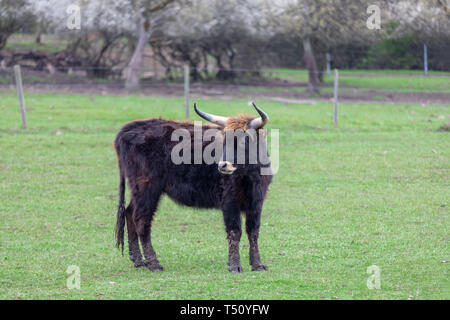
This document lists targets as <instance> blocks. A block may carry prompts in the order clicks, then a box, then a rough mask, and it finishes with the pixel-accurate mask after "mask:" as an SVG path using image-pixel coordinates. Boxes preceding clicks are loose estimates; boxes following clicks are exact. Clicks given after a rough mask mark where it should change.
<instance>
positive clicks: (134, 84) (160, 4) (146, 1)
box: [125, 0, 174, 90]
mask: <svg viewBox="0 0 450 320" xmlns="http://www.w3.org/2000/svg"><path fill="white" fill-rule="evenodd" d="M172 2H174V0H160V1H152V0H134V1H133V0H132V1H131V3H132V6H133V10H134V12H137V15H136V16H135V20H134V21H136V24H137V28H136V29H137V44H136V47H135V49H134V53H133V55H132V57H131V59H130V61H129V63H128V65H127V68H126V71H125V77H126V80H125V88H127V89H130V90H136V89H137V88H138V86H139V78H138V71H139V68H140V67H141V63H142V56H143V54H144V49H145V46H146V44H147V43H148V40H149V39H150V36H151V34H152V32H153V30H154V26H153V24H154V23H156V21H155V20H156V19H157V15H158V14H160V13H161V12H162V11H164V9H165V8H166V7H167V6H168V5H169V4H170V3H172ZM152 20H153V21H152Z"/></svg>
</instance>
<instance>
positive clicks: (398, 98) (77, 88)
mask: <svg viewBox="0 0 450 320" xmlns="http://www.w3.org/2000/svg"><path fill="white" fill-rule="evenodd" d="M4 76H5V75H4ZM3 79H7V81H5V80H4V81H3V82H0V90H1V91H4V90H8V89H12V90H14V89H15V87H14V82H13V79H12V77H11V75H10V74H8V75H7V77H3ZM306 87H307V84H306V83H304V82H295V81H292V80H278V79H261V80H257V79H253V80H247V81H246V82H234V83H223V82H214V81H210V82H197V83H192V84H191V87H190V97H191V98H192V99H202V98H203V99H221V100H232V99H236V98H248V99H249V100H258V99H261V98H264V99H269V100H274V101H279V102H281V103H283V104H288V103H314V102H315V101H330V100H332V99H333V93H332V92H331V88H329V87H324V88H323V89H322V93H321V94H320V95H319V96H317V95H316V96H311V95H310V94H309V93H308V92H306ZM24 88H25V91H26V92H35V93H43V92H45V93H64V94H65V93H73V94H85V95H130V94H133V95H140V96H163V97H183V96H184V85H183V83H180V82H162V81H143V82H142V85H141V89H140V90H139V91H137V92H134V93H130V92H129V91H128V90H126V89H124V88H123V82H117V81H110V80H108V81H98V80H93V79H87V78H84V77H81V76H79V75H76V74H75V75H70V76H68V75H66V74H61V73H56V74H55V75H51V76H49V75H48V74H47V75H45V74H44V75H42V72H41V73H29V74H27V76H26V77H24ZM339 101H343V102H345V101H350V102H358V101H361V102H376V103H419V104H424V105H427V104H450V93H449V92H398V91H383V90H371V89H364V88H354V87H342V88H340V92H339Z"/></svg>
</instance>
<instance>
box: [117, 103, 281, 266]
mask: <svg viewBox="0 0 450 320" xmlns="http://www.w3.org/2000/svg"><path fill="white" fill-rule="evenodd" d="M253 106H254V107H255V109H256V111H257V112H258V113H259V115H260V117H257V118H255V117H251V116H246V115H240V116H238V117H229V118H226V117H220V116H215V115H210V114H207V113H204V112H202V111H200V110H199V109H197V107H196V105H195V104H194V108H195V111H196V112H197V114H198V115H199V116H201V117H202V118H204V119H206V120H208V121H210V122H212V123H214V125H203V126H202V127H201V128H202V130H206V129H211V128H216V129H220V131H219V132H220V134H219V135H218V137H219V138H220V139H222V141H221V142H222V145H223V153H222V155H221V159H222V160H221V161H219V162H218V163H213V164H206V163H205V162H202V163H201V164H184V163H181V164H175V163H174V162H173V161H172V159H171V152H172V149H173V147H174V146H175V145H176V144H177V143H178V142H177V141H172V138H171V137H172V133H173V132H174V130H176V129H185V130H187V131H189V132H190V133H191V135H190V136H191V137H193V136H194V133H193V132H194V124H192V123H190V122H176V121H169V120H163V119H152V118H150V119H146V120H137V121H132V122H129V123H127V124H125V125H124V126H123V127H122V128H121V130H120V131H119V133H118V134H117V137H116V139H115V141H114V147H115V150H116V153H117V159H118V166H119V171H120V184H119V208H118V212H117V224H116V240H117V243H116V245H117V246H118V247H120V246H121V247H122V252H123V245H124V226H125V221H126V224H127V230H128V248H129V255H130V259H131V260H132V261H133V262H134V266H135V267H140V266H145V267H147V268H148V269H150V270H152V271H162V270H163V268H162V266H161V265H160V263H159V261H158V259H157V258H156V253H155V251H154V249H153V247H152V243H151V223H152V219H153V216H154V214H155V211H156V209H157V206H158V202H159V199H160V197H161V195H162V194H163V193H165V194H167V195H168V196H169V197H170V198H172V199H173V200H174V201H176V202H177V203H179V204H182V205H186V206H190V207H197V208H216V209H220V210H222V212H223V218H224V222H225V230H226V233H227V239H228V246H229V255H228V266H229V267H228V270H229V271H230V272H242V266H241V262H240V256H239V241H240V239H241V234H242V231H241V212H243V213H245V227H246V232H247V235H248V239H249V244H250V265H251V268H252V271H259V270H267V267H266V266H265V265H264V264H263V263H262V262H261V258H260V255H259V251H258V234H259V226H260V219H261V209H262V206H263V202H264V198H265V195H266V192H267V190H268V187H269V184H270V182H271V180H272V174H267V175H262V174H261V169H262V168H265V169H269V170H271V169H270V162H266V164H263V163H262V161H260V159H259V157H258V159H257V161H256V163H254V162H253V163H250V162H249V161H248V159H249V157H248V154H247V155H246V157H245V159H247V160H246V161H244V163H239V161H236V162H233V161H228V160H229V159H228V158H225V157H224V155H225V149H226V148H225V145H226V143H225V142H226V141H225V140H226V139H227V137H228V135H226V134H225V133H226V132H227V131H229V130H233V131H234V130H238V129H240V130H243V131H246V130H248V129H254V130H255V131H254V132H256V135H257V137H256V138H257V139H258V138H260V135H263V137H262V138H263V139H265V136H266V132H265V131H264V130H259V129H262V127H263V126H264V125H265V124H266V123H267V121H268V117H267V115H266V114H265V113H264V112H263V111H262V110H261V109H259V108H258V107H257V106H256V105H254V104H253ZM249 131H250V130H249ZM218 137H216V139H218ZM233 139H237V138H236V137H234V138H233ZM244 139H247V140H246V141H247V142H248V141H249V137H248V136H247V137H246V138H244ZM209 143H212V142H211V141H209V142H202V148H203V149H204V148H205V147H206V146H207V145H208V144H209ZM227 143H228V142H227ZM238 143H239V141H238ZM191 145H192V146H194V138H192V144H191ZM247 145H248V144H247ZM193 149H194V147H192V150H191V151H192V153H193V152H194V150H193ZM245 152H247V153H248V152H249V149H248V148H246V149H245ZM265 152H266V154H267V150H266V151H265ZM225 160H227V161H225ZM270 172H271V171H270ZM125 179H128V185H129V188H130V189H131V200H130V203H129V205H128V207H127V208H126V209H125V206H124V202H125ZM139 240H140V241H141V245H142V249H143V251H144V257H145V259H144V258H143V257H142V254H141V251H140V248H139Z"/></svg>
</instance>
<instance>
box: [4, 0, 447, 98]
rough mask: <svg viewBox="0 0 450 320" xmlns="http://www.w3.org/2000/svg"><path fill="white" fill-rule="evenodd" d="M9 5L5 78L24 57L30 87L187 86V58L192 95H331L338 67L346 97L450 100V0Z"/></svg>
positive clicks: (52, 0)
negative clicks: (447, 93)
mask: <svg viewBox="0 0 450 320" xmlns="http://www.w3.org/2000/svg"><path fill="white" fill-rule="evenodd" d="M0 3H1V5H0V65H1V67H0V85H1V86H3V87H5V86H6V87H8V86H14V74H13V70H12V67H13V66H14V65H16V64H19V65H21V66H22V73H23V82H24V85H25V86H26V87H28V88H29V89H35V90H44V89H45V90H50V89H51V90H59V89H61V88H62V89H63V90H66V91H67V90H71V91H74V92H78V91H80V92H82V93H84V92H86V91H87V92H89V91H95V92H96V93H99V92H106V93H109V90H110V89H111V88H114V89H116V90H119V89H128V90H137V89H141V90H144V92H145V90H147V93H148V94H153V93H157V94H160V95H161V94H162V95H178V94H183V85H182V83H181V82H182V81H183V76H184V75H183V73H184V72H185V69H184V66H188V67H189V69H188V71H187V72H188V73H189V78H190V81H191V88H190V90H191V93H193V94H200V95H205V96H215V95H223V94H228V93H229V94H232V95H236V94H248V93H251V94H253V95H266V96H267V95H270V96H282V97H290V98H305V97H310V96H311V94H313V95H321V96H323V97H331V96H332V86H333V77H334V76H333V69H339V70H340V79H341V80H340V87H341V88H342V89H341V90H340V92H339V93H340V96H341V97H342V98H343V99H352V100H354V99H356V100H360V99H363V100H367V99H372V100H373V99H375V100H377V99H378V100H394V101H403V100H406V101H409V100H413V101H422V102H427V101H428V100H429V99H431V98H430V97H429V96H427V93H435V94H433V95H432V99H437V100H438V101H447V99H448V96H447V95H446V94H444V93H446V92H449V91H450V84H449V82H450V81H449V74H450V73H448V72H449V71H450V54H449V53H450V10H449V1H448V0H429V1H423V0H412V1H374V2H373V3H372V2H370V3H369V2H367V1H362V0H352V1H348V0H319V1H312V0H272V1H269V0H108V1H106V0H79V1H75V0H57V1H56V0H1V2H0ZM386 76H388V77H389V79H386ZM425 76H426V77H428V79H426V80H425V79H424V77H425ZM430 77H431V78H433V79H431V80H430V79H429V78H430ZM58 88H59V89H58ZM381 89H382V90H383V92H384V93H379V92H377V91H380V90H381ZM386 91H390V92H391V94H386V93H385V92H386ZM411 92H413V93H415V94H412V95H411V94H410V93H411ZM374 97H375V98H374Z"/></svg>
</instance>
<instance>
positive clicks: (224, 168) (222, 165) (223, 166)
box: [218, 161, 236, 174]
mask: <svg viewBox="0 0 450 320" xmlns="http://www.w3.org/2000/svg"><path fill="white" fill-rule="evenodd" d="M218 169H219V171H220V173H223V174H232V173H233V172H234V171H235V170H236V168H235V167H234V166H233V165H232V164H231V162H228V161H219V163H218Z"/></svg>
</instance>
